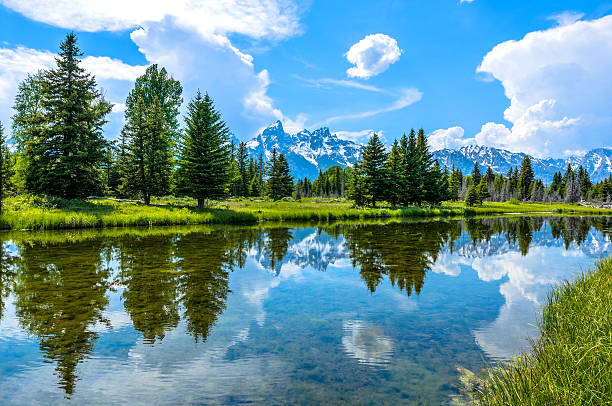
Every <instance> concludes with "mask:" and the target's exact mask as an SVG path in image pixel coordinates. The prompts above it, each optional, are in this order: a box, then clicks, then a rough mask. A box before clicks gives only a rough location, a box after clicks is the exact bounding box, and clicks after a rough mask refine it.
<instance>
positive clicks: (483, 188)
mask: <svg viewBox="0 0 612 406" xmlns="http://www.w3.org/2000/svg"><path fill="white" fill-rule="evenodd" d="M477 192H478V200H479V204H480V205H482V202H483V201H484V200H485V199H486V198H488V197H490V196H491V194H490V193H489V187H488V185H487V183H486V182H485V178H482V179H481V180H480V183H479V184H478V188H477Z"/></svg>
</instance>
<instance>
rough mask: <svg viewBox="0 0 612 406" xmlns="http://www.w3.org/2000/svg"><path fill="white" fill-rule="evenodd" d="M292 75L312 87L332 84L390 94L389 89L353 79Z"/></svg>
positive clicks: (330, 85) (327, 86)
mask: <svg viewBox="0 0 612 406" xmlns="http://www.w3.org/2000/svg"><path fill="white" fill-rule="evenodd" d="M293 77H294V78H296V79H298V80H301V81H302V82H304V83H307V84H308V85H311V86H314V87H325V88H329V87H332V86H340V87H348V88H353V89H360V90H367V91H369V92H376V93H386V94H392V92H390V91H389V90H386V89H382V88H380V87H376V86H372V85H366V84H363V83H360V82H356V81H354V80H346V79H331V78H321V79H309V78H303V77H301V76H298V75H293Z"/></svg>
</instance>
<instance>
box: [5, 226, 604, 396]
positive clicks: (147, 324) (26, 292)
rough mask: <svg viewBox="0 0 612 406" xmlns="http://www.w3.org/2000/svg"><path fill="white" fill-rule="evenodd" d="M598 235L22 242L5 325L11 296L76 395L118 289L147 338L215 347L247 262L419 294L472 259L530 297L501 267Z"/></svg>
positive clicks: (369, 342)
mask: <svg viewBox="0 0 612 406" xmlns="http://www.w3.org/2000/svg"><path fill="white" fill-rule="evenodd" d="M592 229H595V230H597V231H599V232H600V233H601V235H602V236H603V237H604V239H607V240H608V241H609V236H610V231H611V230H612V219H610V218H603V217H598V218H587V217H569V218H544V217H537V218H527V217H516V218H487V219H466V220H446V221H428V222H411V223H390V224H357V225H351V224H335V225H328V226H323V227H319V228H294V229H289V228H286V227H277V228H230V227H220V228H211V229H208V228H206V229H205V228H201V229H189V230H185V232H181V231H180V230H179V231H172V230H169V231H168V232H160V233H146V232H144V233H134V234H133V235H125V236H120V237H112V238H111V237H105V236H104V235H103V234H102V235H100V236H95V237H93V238H83V239H79V238H73V239H72V240H71V241H70V242H56V243H51V242H40V241H38V242H37V241H30V242H19V239H18V238H15V239H14V240H13V243H14V244H12V245H11V244H9V243H2V244H0V259H1V263H0V319H1V318H2V315H3V311H4V302H5V300H7V298H8V297H9V296H12V297H14V300H15V312H16V316H17V318H18V319H19V323H20V325H21V326H22V328H23V329H24V330H26V331H27V332H28V333H29V334H30V335H32V336H34V337H36V338H37V339H38V341H39V345H40V350H41V352H42V354H43V356H44V357H45V359H46V360H47V361H48V362H50V363H53V364H55V371H56V374H57V377H58V379H59V386H60V387H61V388H62V389H63V390H64V392H65V394H66V395H67V396H70V395H71V394H72V393H73V392H74V390H75V385H76V382H77V380H78V373H77V366H78V364H79V363H82V362H83V361H85V360H86V359H87V358H88V357H89V356H90V355H91V354H92V352H93V350H94V344H95V342H96V339H97V338H98V335H99V334H100V333H99V332H100V331H102V330H101V329H100V326H103V327H104V326H106V328H109V329H112V328H114V327H116V326H112V325H111V323H110V322H109V320H107V319H106V318H105V317H104V314H105V311H106V310H107V307H108V303H109V295H110V294H111V292H112V291H115V290H116V291H117V292H119V293H120V297H121V300H122V306H123V309H124V311H125V313H126V314H127V315H128V316H129V319H130V320H131V323H132V326H133V328H134V329H135V330H136V331H138V332H139V334H140V335H141V336H142V339H143V341H144V342H145V343H147V344H156V343H159V342H161V341H163V340H164V339H165V337H166V335H167V333H168V332H170V331H172V330H175V329H177V327H178V326H179V325H181V324H182V323H184V326H185V331H186V332H187V334H189V335H190V336H191V337H192V338H193V339H194V340H195V341H196V342H206V340H207V338H208V337H209V335H210V333H211V331H212V329H213V327H214V326H215V324H216V323H217V321H218V319H219V317H220V316H221V314H222V313H223V312H224V310H225V307H226V303H227V301H228V298H229V296H230V294H231V290H230V277H231V273H232V272H234V271H236V272H237V271H239V270H240V269H241V268H244V267H245V266H246V265H245V264H246V263H247V259H249V261H254V262H255V263H256V264H258V268H261V270H263V271H267V272H270V273H271V274H272V275H273V276H274V277H278V275H279V274H280V272H281V269H282V267H283V265H285V264H287V265H288V264H291V265H292V266H293V268H294V269H295V268H297V269H304V268H306V267H311V268H312V269H315V270H318V271H322V272H324V271H326V270H327V268H328V266H329V265H330V264H335V263H336V262H338V263H340V262H342V261H343V260H347V259H348V260H349V261H350V263H351V265H352V267H353V268H355V269H356V270H358V272H359V275H360V277H361V279H362V280H363V283H364V284H365V286H366V287H367V288H368V290H369V291H370V292H371V293H374V292H375V291H376V289H377V288H378V287H379V286H380V285H381V284H383V283H385V280H388V281H389V282H390V283H391V285H392V286H394V287H395V288H397V289H399V290H400V291H403V292H404V293H405V294H406V295H408V296H410V295H413V294H416V295H419V294H420V293H421V291H422V288H423V286H424V284H425V277H426V273H427V271H428V270H433V271H434V272H437V273H445V274H448V275H452V276H456V275H458V274H459V273H460V269H458V268H457V267H458V266H459V265H458V264H460V263H467V262H468V261H469V263H470V264H472V266H473V267H474V269H475V270H476V271H477V272H478V274H479V277H480V278H481V279H482V280H497V279H499V278H501V275H508V277H509V279H510V282H509V283H510V284H511V286H509V287H508V289H507V290H506V291H504V292H502V293H503V294H505V295H506V294H507V295H510V294H515V292H522V291H525V289H523V290H521V286H520V283H522V282H521V281H518V282H517V276H516V275H515V274H513V273H512V272H513V271H512V270H507V271H504V272H505V273H495V272H496V271H497V270H499V269H501V268H503V266H504V265H506V266H510V265H509V264H514V265H513V266H515V268H517V269H518V267H519V266H518V265H516V264H517V263H518V262H520V258H521V257H526V256H527V255H528V254H529V252H530V250H532V249H534V247H538V246H540V245H541V246H549V245H551V244H555V243H556V242H557V241H559V244H558V245H559V249H561V250H567V249H568V248H570V247H571V246H572V244H576V246H578V247H580V246H581V245H582V244H584V243H585V242H586V241H587V240H588V238H589V233H590V232H591V230H592ZM561 241H562V243H561ZM9 245H10V246H11V247H13V248H12V249H9ZM585 249H599V250H602V249H604V248H603V247H601V246H599V247H598V248H593V247H589V248H585ZM502 254H503V255H505V256H503V257H500V258H503V260H504V261H505V262H504V263H502V264H500V263H488V264H485V260H486V258H487V257H492V256H494V255H498V256H499V255H502ZM506 254H507V255H506ZM517 257H518V259H517ZM479 259H481V260H480V262H477V260H479ZM513 275H514V276H513ZM546 282H548V281H546ZM542 286H545V285H544V282H543V283H542ZM546 286H547V285H546ZM527 290H528V289H527ZM508 292H509V293H508ZM524 308H528V309H531V308H530V307H528V306H527V307H524ZM502 313H503V314H502V316H500V318H499V320H498V322H497V324H493V325H491V326H488V327H486V328H483V329H480V330H479V331H477V332H476V338H477V340H479V343H482V344H481V345H482V347H483V348H484V349H485V351H490V352H491V353H494V352H497V353H500V352H503V351H502V350H500V349H498V348H501V347H500V346H501V344H499V343H496V342H494V341H495V337H497V336H499V335H500V333H499V331H501V330H502V329H503V328H505V327H504V326H506V324H504V322H503V321H504V318H506V319H510V318H512V317H516V316H515V315H513V314H514V313H512V312H511V311H505V310H504V311H502ZM349 327H351V329H350V334H348V333H347V336H346V337H345V338H343V345H344V347H345V348H346V351H347V352H348V353H350V354H353V355H352V356H354V357H356V358H358V359H359V360H366V361H367V362H368V363H369V362H372V363H379V362H386V361H385V360H386V359H387V355H386V354H388V353H390V351H391V350H392V348H393V343H392V341H390V339H387V338H385V337H384V336H383V335H382V333H381V334H378V333H377V334H378V335H373V336H372V337H374V338H372V337H370V336H369V335H367V334H365V333H366V332H367V329H365V328H363V325H362V324H359V323H356V322H355V323H353V324H350V325H349ZM347 331H348V330H347ZM364 334H365V335H364ZM517 334H518V333H517ZM380 337H382V338H380ZM487 348H489V349H490V350H487ZM366 361H363V362H366Z"/></svg>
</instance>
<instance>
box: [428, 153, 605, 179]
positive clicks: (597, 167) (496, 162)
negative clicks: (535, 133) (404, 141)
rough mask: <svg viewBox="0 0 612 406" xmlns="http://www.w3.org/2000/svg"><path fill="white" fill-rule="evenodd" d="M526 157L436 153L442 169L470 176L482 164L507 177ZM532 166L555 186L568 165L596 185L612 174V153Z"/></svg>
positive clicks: (550, 160) (535, 160) (540, 161)
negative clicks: (583, 171) (558, 174)
mask: <svg viewBox="0 0 612 406" xmlns="http://www.w3.org/2000/svg"><path fill="white" fill-rule="evenodd" d="M525 155H526V154H524V153H522V152H510V151H506V150H504V149H498V148H493V147H485V146H477V145H467V146H464V147H461V148H459V149H442V150H439V151H435V152H434V157H435V158H436V159H437V160H438V161H439V162H440V164H441V165H443V166H444V165H446V166H447V167H449V168H450V167H451V166H452V165H455V168H459V169H461V171H462V172H463V174H464V175H466V174H470V173H471V172H472V168H473V167H474V163H475V162H478V165H479V166H480V168H481V170H483V171H484V170H486V169H487V167H489V166H490V167H491V169H493V171H494V172H495V173H503V174H506V173H507V172H508V170H509V169H510V168H511V167H515V166H518V167H520V166H521V162H523V158H524V157H525ZM530 158H531V166H532V167H533V171H534V172H535V176H536V177H537V178H540V179H543V180H544V181H545V182H551V181H552V178H553V175H554V174H555V172H557V171H561V173H564V172H565V169H566V168H567V164H571V165H572V168H574V169H577V168H578V167H579V166H580V165H582V167H583V168H585V169H586V170H587V171H588V173H589V176H590V178H591V180H592V181H600V180H602V179H603V178H606V177H608V176H610V174H611V173H612V149H609V148H598V149H594V150H592V151H589V152H587V153H586V155H584V156H571V157H569V158H567V159H554V158H546V159H539V158H534V157H532V156H530Z"/></svg>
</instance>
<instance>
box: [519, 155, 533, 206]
mask: <svg viewBox="0 0 612 406" xmlns="http://www.w3.org/2000/svg"><path fill="white" fill-rule="evenodd" d="M534 179H535V176H534V174H533V169H532V168H531V159H530V158H529V155H525V157H524V158H523V162H522V163H521V172H520V175H519V179H518V185H517V188H518V190H519V192H520V195H521V198H522V199H524V200H527V199H529V197H530V196H531V190H530V188H531V184H532V182H533V180H534Z"/></svg>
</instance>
